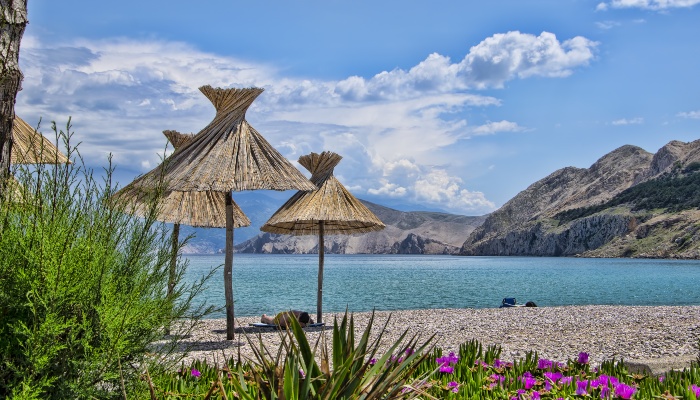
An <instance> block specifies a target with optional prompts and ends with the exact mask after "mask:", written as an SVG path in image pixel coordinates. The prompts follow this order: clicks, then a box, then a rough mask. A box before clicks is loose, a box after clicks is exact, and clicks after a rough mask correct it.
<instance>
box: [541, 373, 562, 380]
mask: <svg viewBox="0 0 700 400" xmlns="http://www.w3.org/2000/svg"><path fill="white" fill-rule="evenodd" d="M563 376H564V375H563V374H562V373H561V372H545V373H544V377H545V378H547V379H549V380H551V381H552V382H556V381H558V380H559V379H561V378H562V377H563Z"/></svg>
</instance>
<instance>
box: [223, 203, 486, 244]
mask: <svg viewBox="0 0 700 400" xmlns="http://www.w3.org/2000/svg"><path fill="white" fill-rule="evenodd" d="M361 201H362V203H363V204H364V205H366V206H367V208H369V209H370V211H372V212H373V213H374V214H375V215H376V216H377V217H378V218H379V219H380V220H381V221H382V222H383V223H384V224H385V225H386V228H384V229H383V230H381V231H377V232H370V233H365V234H361V235H352V236H348V235H330V236H326V237H325V247H326V251H327V252H329V253H334V254H457V253H458V252H459V250H460V247H461V245H462V243H464V240H465V239H466V238H467V237H469V234H470V233H471V232H472V231H473V230H474V229H475V228H476V227H477V226H479V225H481V224H482V223H483V221H484V218H485V217H468V216H464V215H454V214H445V213H438V212H429V211H411V212H405V211H398V210H394V209H391V208H387V207H383V206H380V205H378V204H374V203H370V202H368V201H364V200H361ZM235 248H236V251H237V252H239V253H283V254H292V253H293V254H309V253H318V237H317V236H314V235H310V236H291V235H274V234H270V233H262V234H260V235H258V236H256V237H254V238H252V239H250V240H247V241H245V242H244V243H241V244H239V245H237V246H236V247H235Z"/></svg>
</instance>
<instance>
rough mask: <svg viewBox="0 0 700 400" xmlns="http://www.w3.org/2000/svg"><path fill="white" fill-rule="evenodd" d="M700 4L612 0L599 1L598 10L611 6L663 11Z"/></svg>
mask: <svg viewBox="0 0 700 400" xmlns="http://www.w3.org/2000/svg"><path fill="white" fill-rule="evenodd" d="M696 4H700V0H612V1H608V2H602V3H599V4H598V6H597V7H596V9H597V10H601V11H604V10H607V9H609V8H640V9H643V10H654V11H661V10H667V9H670V8H690V7H693V6H695V5H696Z"/></svg>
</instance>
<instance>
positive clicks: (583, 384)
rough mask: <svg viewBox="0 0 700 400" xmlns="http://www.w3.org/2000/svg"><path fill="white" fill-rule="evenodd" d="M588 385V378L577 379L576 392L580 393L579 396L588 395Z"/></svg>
mask: <svg viewBox="0 0 700 400" xmlns="http://www.w3.org/2000/svg"><path fill="white" fill-rule="evenodd" d="M587 387H588V381H587V380H583V381H579V380H577V381H576V394H577V395H579V396H585V395H587V394H588V392H586V388H587Z"/></svg>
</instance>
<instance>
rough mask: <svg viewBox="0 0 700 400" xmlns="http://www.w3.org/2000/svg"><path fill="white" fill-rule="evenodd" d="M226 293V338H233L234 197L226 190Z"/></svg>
mask: <svg viewBox="0 0 700 400" xmlns="http://www.w3.org/2000/svg"><path fill="white" fill-rule="evenodd" d="M224 295H225V296H226V339H227V340H233V329H234V321H233V317H234V314H233V197H231V191H228V192H226V258H225V259H224Z"/></svg>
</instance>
